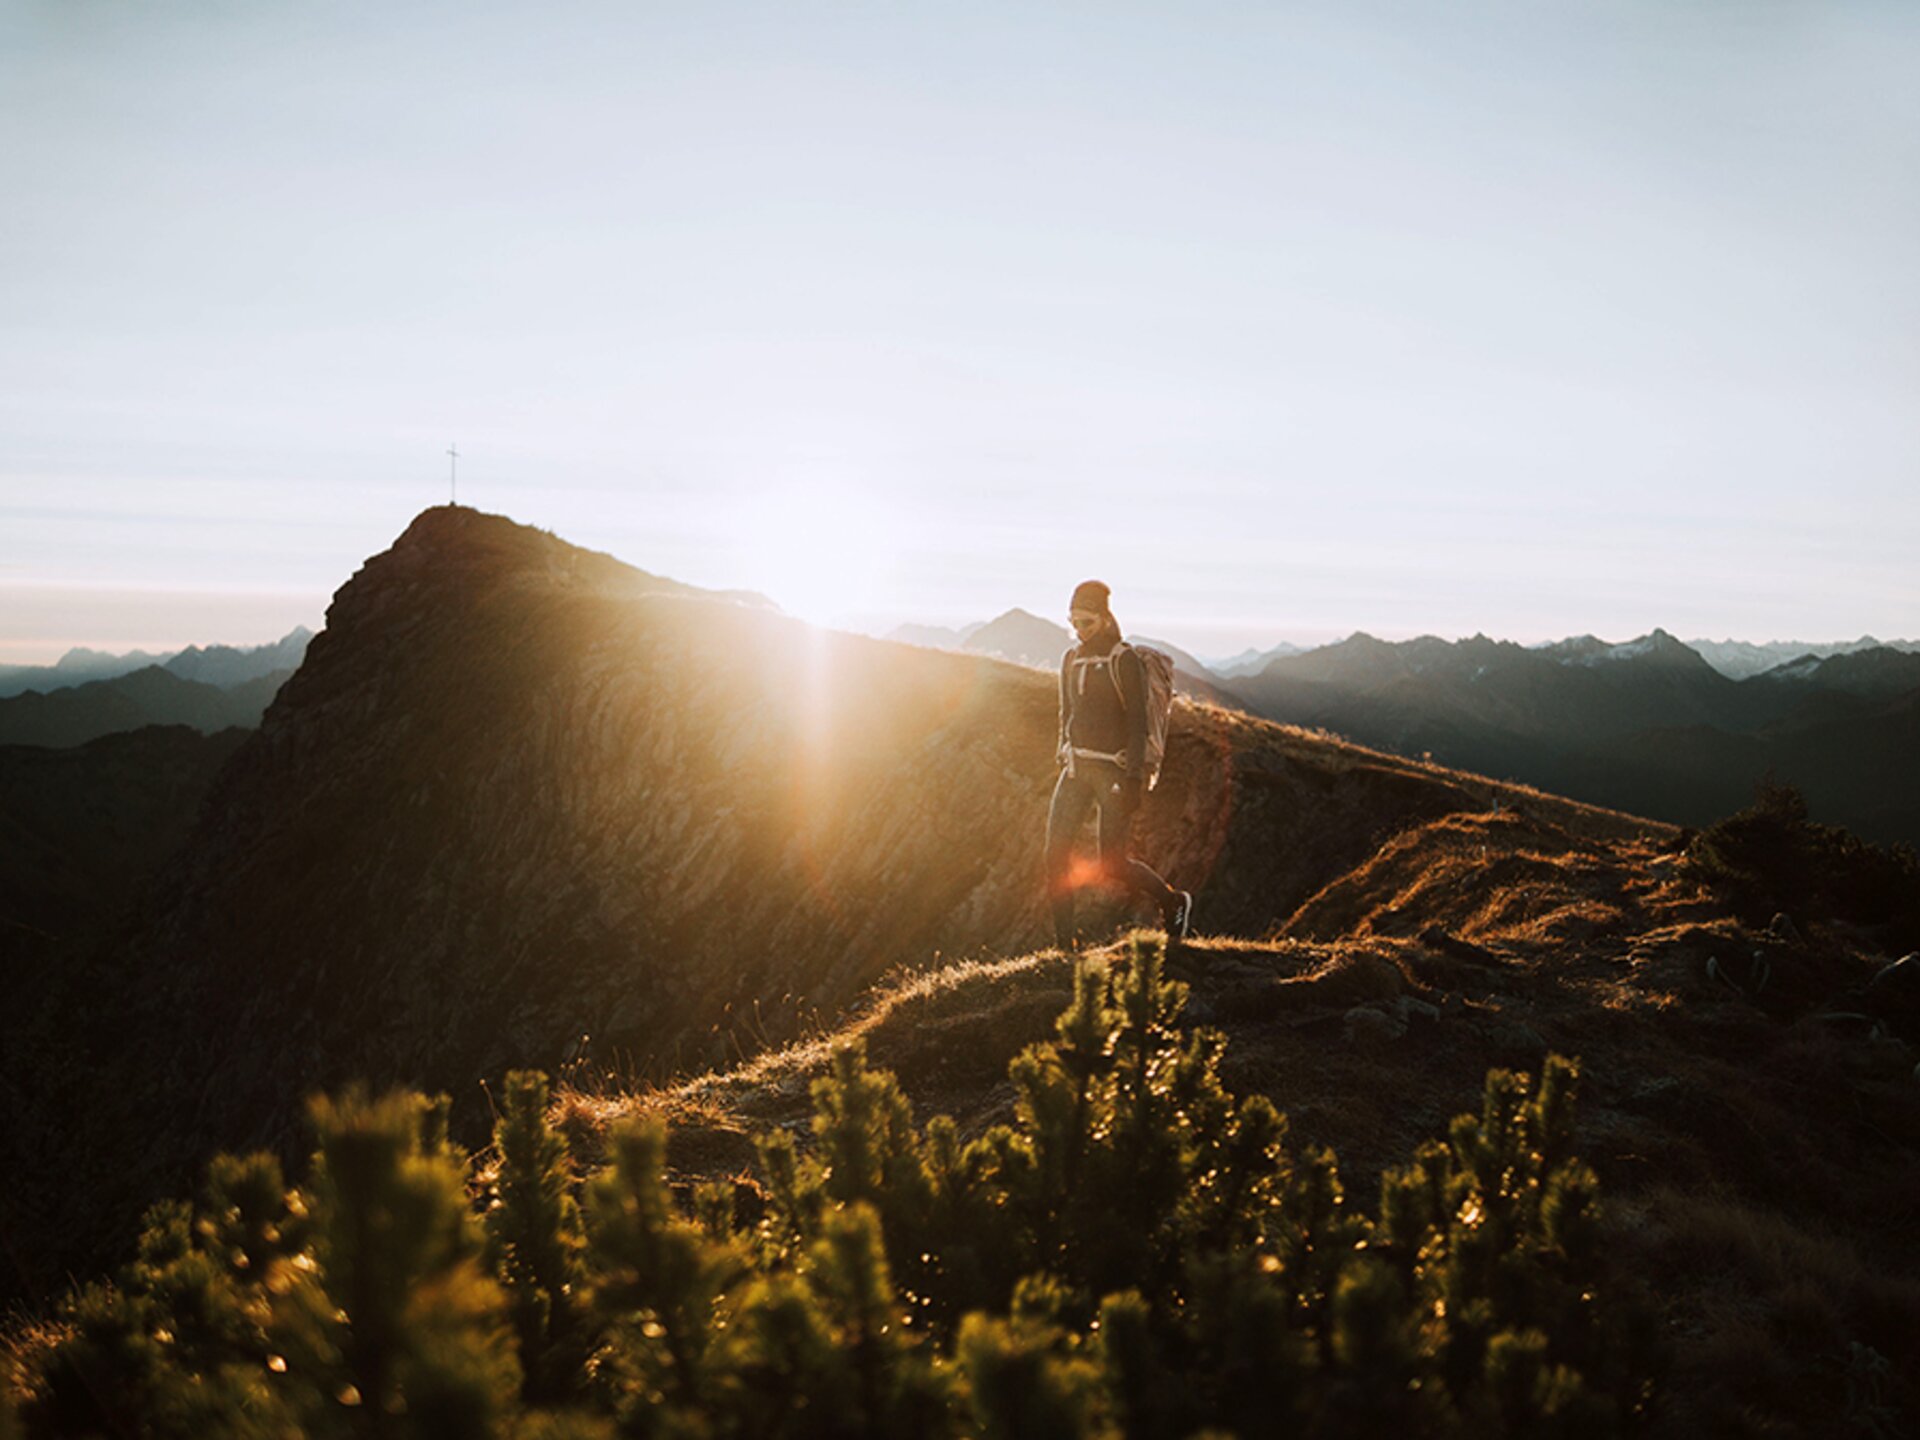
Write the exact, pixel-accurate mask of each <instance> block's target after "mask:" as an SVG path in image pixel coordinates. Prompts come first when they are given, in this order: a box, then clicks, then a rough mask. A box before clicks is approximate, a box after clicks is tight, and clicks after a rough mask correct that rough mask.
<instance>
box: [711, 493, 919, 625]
mask: <svg viewBox="0 0 1920 1440" xmlns="http://www.w3.org/2000/svg"><path fill="white" fill-rule="evenodd" d="M890 511H891V507H889V506H888V505H886V504H885V503H884V502H882V501H880V500H879V499H878V498H877V497H876V496H874V495H872V494H871V493H868V492H866V491H864V490H863V489H861V488H860V487H857V486H854V485H851V484H848V483H845V482H830V481H810V482H795V483H791V484H782V485H777V486H771V487H769V488H767V489H766V490H763V491H762V492H760V493H759V494H758V495H756V496H754V497H752V498H751V499H749V500H748V501H747V502H746V503H745V504H744V505H743V506H742V508H741V509H740V510H739V511H737V512H736V513H735V515H734V520H733V523H734V527H735V533H734V535H733V537H732V542H733V543H732V548H733V551H734V560H735V562H736V563H735V565H734V566H733V568H734V570H735V572H736V573H737V574H738V575H739V577H740V580H739V583H740V585H741V586H743V587H744V588H747V589H752V590H757V591H759V592H760V593H761V594H763V595H766V596H767V597H769V598H770V599H772V600H773V601H774V602H775V603H777V604H778V605H779V606H780V608H781V609H783V610H785V611H786V612H787V613H788V614H789V615H794V616H797V617H798V618H800V619H802V620H807V621H811V622H812V623H814V624H816V625H836V624H843V623H846V622H848V621H849V620H851V619H853V618H854V617H856V616H858V615H859V614H861V613H862V612H865V611H870V610H872V609H874V608H875V607H876V606H878V605H880V603H881V602H882V601H883V600H884V599H885V596H886V591H887V588H888V586H889V584H890V583H891V581H892V579H893V576H894V573H895V567H896V565H897V563H898V557H899V554H900V549H901V536H900V533H899V526H898V525H897V523H895V521H894V519H893V517H892V515H891V513H890Z"/></svg>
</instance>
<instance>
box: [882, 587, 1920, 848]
mask: <svg viewBox="0 0 1920 1440" xmlns="http://www.w3.org/2000/svg"><path fill="white" fill-rule="evenodd" d="M919 635H934V636H938V637H940V641H941V643H942V644H944V645H947V646H948V647H949V648H965V649H968V650H974V651H978V652H981V653H986V654H995V655H1000V656H1002V657H1004V658H1006V659H1011V660H1019V661H1021V662H1023V663H1026V664H1036V665H1045V666H1048V667H1051V666H1052V665H1053V664H1054V663H1056V662H1057V660H1058V657H1059V655H1060V652H1061V651H1062V650H1063V649H1065V648H1066V647H1067V646H1068V645H1070V644H1071V643H1072V637H1071V635H1069V634H1068V632H1067V631H1066V630H1065V629H1064V628H1063V627H1061V626H1059V625H1056V624H1053V623H1052V622H1050V621H1046V620H1042V619H1040V618H1039V617H1038V616H1034V615H1031V614H1028V613H1027V612H1026V611H1024V610H1011V611H1008V612H1007V613H1006V614H1005V615H1002V616H1000V617H999V618H998V619H996V620H994V621H992V622H989V623H986V624H982V625H976V626H969V627H967V628H966V629H965V630H963V631H951V630H938V629H936V628H935V627H901V629H900V630H897V631H895V632H894V635H893V636H892V637H891V638H896V639H902V640H914V639H915V637H916V636H919ZM1136 638H1139V639H1140V641H1141V643H1143V644H1151V645H1156V646H1158V647H1159V648H1161V649H1164V650H1167V651H1168V652H1169V653H1171V654H1172V655H1173V656H1174V658H1175V662H1176V664H1177V665H1178V667H1179V671H1180V675H1181V688H1182V689H1183V691H1185V692H1187V693H1189V694H1193V695H1196V696H1200V697H1202V698H1206V699H1209V700H1213V701H1215V702H1217V703H1221V704H1226V705H1230V706H1234V707H1237V708H1240V709H1244V710H1247V711H1250V712H1252V713H1253V714H1256V715H1260V716H1262V717H1264V718H1267V719H1271V720H1279V721H1283V722H1286V723H1289V724H1296V725H1305V726H1312V727H1318V728H1321V729H1326V730H1332V731H1335V732H1337V733H1339V734H1342V735H1346V736H1349V737H1351V738H1353V739H1355V740H1358V741H1361V742H1362V743H1365V744H1369V745H1377V746H1381V747H1382V748H1385V749H1390V750H1394V751H1397V752H1399V753H1401V754H1403V755H1411V756H1416V757H1418V756H1430V757H1431V758H1432V759H1434V760H1435V761H1438V762H1441V763H1443V764H1447V765H1453V766H1459V767H1462V768H1465V769H1470V770H1477V771H1482V772H1484V773H1487V774H1491V775H1504V776H1509V777H1512V778H1514V779H1517V780H1523V781H1525V782H1526V783H1528V784H1532V785H1538V786H1541V787H1542V788H1545V789H1550V790H1554V791H1556V792H1558V793H1561V794H1566V795H1570V796H1573V797H1575V798H1577V799H1581V800H1586V801H1590V802H1592V803H1595V804H1603V805H1611V806H1617V807H1619V808H1621V809H1626V810H1631V811H1633V812H1635V813H1638V814H1643V815H1649V816H1653V817H1655V818H1658V819H1662V820H1669V821H1673V822H1675V823H1680V824H1701V823H1705V822H1707V821H1710V820H1713V819H1717V818H1719V817H1720V816H1723V815H1726V814H1728V813H1730V812H1731V811H1733V810H1737V809H1740V808H1741V807H1742V806H1744V805H1745V804H1747V803H1748V801H1749V800H1750V799H1751V798H1752V794H1753V791H1754V788H1755V786H1756V785H1758V784H1759V783H1760V782H1761V781H1763V780H1765V779H1767V778H1768V777H1769V776H1771V777H1772V778H1773V779H1775V780H1777V781H1780V782H1783V783H1790V784H1793V785H1795V786H1797V787H1799V788H1800V789H1801V790H1802V791H1803V792H1804V793H1805V795H1806V796H1807V799H1808V802H1809V803H1810V804H1811V806H1812V807H1813V810H1814V813H1815V815H1816V817H1817V818H1819V819H1822V820H1825V821H1828V822H1829V823H1833V824H1840V825H1845V826H1847V827H1848V828H1850V829H1854V830H1857V831H1859V832H1860V833H1861V834H1863V835H1866V836H1868V837H1870V838H1873V839H1877V840H1882V841H1888V840H1904V841H1908V842H1910V843H1915V844H1920V765H1916V764H1915V763H1913V759H1912V757H1913V756H1914V755H1916V754H1920V730H1917V729H1916V725H1917V724H1920V721H1917V720H1916V717H1917V716H1920V642H1915V641H1910V640H1896V641H1890V642H1887V643H1885V644H1882V643H1880V642H1878V641H1876V640H1874V639H1873V638H1872V637H1871V636H1863V637H1862V638H1861V639H1859V640H1854V641H1844V642H1836V643H1827V644H1807V643H1802V642H1797V641H1776V642H1771V643H1769V644H1765V645H1757V644H1750V643H1747V642H1741V641H1698V642H1694V643H1692V644H1687V643H1684V642H1682V641H1680V640H1678V639H1676V638H1675V637H1674V636H1673V635H1671V634H1670V633H1668V632H1667V631H1665V630H1661V629H1656V630H1653V631H1651V632H1650V633H1648V634H1646V635H1642V636H1639V637H1638V638H1636V639H1633V640H1629V641H1625V642H1620V643H1614V642H1610V641H1606V640H1602V639H1600V638H1598V637H1596V636H1593V635H1580V636H1575V637H1572V638H1570V639H1566V640H1558V641H1554V642H1552V643H1550V644H1545V645H1534V646H1524V645H1519V644H1515V643H1513V642H1511V641H1502V640H1492V639H1489V638H1488V637H1487V636H1484V635H1476V636H1473V637H1471V638H1470V639H1466V640H1458V641H1448V640H1442V639H1439V638H1437V637H1434V636H1423V637H1421V638H1419V639H1415V640H1403V641H1397V642H1395V641H1386V640H1380V639H1376V638H1375V637H1373V636H1371V635H1368V634H1365V633H1364V632H1362V633H1356V634H1354V635H1351V636H1349V637H1348V638H1347V639H1345V640H1341V641H1338V642H1336V643H1334V644H1331V645H1322V646H1320V647H1318V648H1315V649H1301V648H1299V647H1297V646H1294V645H1290V644H1286V643H1282V644H1280V645H1277V646H1275V647H1273V648H1272V649H1269V650H1264V651H1256V650H1247V651H1243V652H1242V653H1241V654H1240V655H1237V656H1235V657H1233V658H1232V659H1231V660H1227V661H1223V662H1219V663H1218V664H1216V665H1213V666H1209V665H1207V664H1205V663H1204V662H1202V661H1201V660H1199V659H1197V658H1196V657H1194V656H1193V655H1191V654H1189V653H1187V652H1186V651H1184V650H1181V649H1179V648H1178V647H1176V646H1173V645H1171V644H1168V643H1167V642H1165V641H1161V640H1152V639H1147V638H1145V637H1136ZM915 643H926V641H925V640H916V641H915Z"/></svg>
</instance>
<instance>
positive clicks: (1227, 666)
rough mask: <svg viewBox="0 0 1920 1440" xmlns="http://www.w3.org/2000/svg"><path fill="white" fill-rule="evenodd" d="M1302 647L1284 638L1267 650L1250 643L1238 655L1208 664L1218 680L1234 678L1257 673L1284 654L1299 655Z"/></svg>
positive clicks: (1209, 669) (1208, 667) (1209, 670)
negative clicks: (1259, 648) (1258, 648)
mask: <svg viewBox="0 0 1920 1440" xmlns="http://www.w3.org/2000/svg"><path fill="white" fill-rule="evenodd" d="M1301 649H1302V647H1300V646H1298V645H1294V644H1292V643H1290V642H1288V641H1285V640H1282V641H1281V642H1280V643H1279V644H1278V645H1274V646H1272V647H1270V648H1269V649H1266V650H1256V649H1254V648H1253V647H1252V646H1251V645H1249V646H1248V647H1247V648H1246V649H1245V650H1242V651H1241V652H1240V653H1239V654H1238V655H1235V656H1232V657H1231V658H1229V659H1226V660H1216V661H1214V662H1213V663H1212V664H1210V665H1208V666H1207V670H1208V672H1209V673H1210V674H1211V675H1213V676H1214V678H1215V679H1218V680H1232V679H1234V678H1236V677H1238V676H1241V675H1256V674H1258V673H1259V672H1260V671H1262V670H1264V669H1266V667H1267V666H1268V665H1269V664H1271V663H1272V662H1273V661H1275V660H1278V659H1279V658H1280V657H1281V656H1283V655H1298V654H1300V653H1301Z"/></svg>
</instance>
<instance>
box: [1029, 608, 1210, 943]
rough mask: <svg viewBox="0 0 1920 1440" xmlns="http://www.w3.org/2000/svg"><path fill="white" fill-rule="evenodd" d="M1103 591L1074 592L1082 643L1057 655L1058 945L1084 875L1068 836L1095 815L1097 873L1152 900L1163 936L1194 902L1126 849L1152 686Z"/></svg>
mask: <svg viewBox="0 0 1920 1440" xmlns="http://www.w3.org/2000/svg"><path fill="white" fill-rule="evenodd" d="M1110 593H1111V592H1109V590H1108V589H1107V587H1106V586H1105V585H1104V584H1102V583H1101V582H1100V581H1098V580H1088V581H1085V582H1083V583H1082V584H1081V585H1079V586H1078V587H1077V588H1076V589H1075V590H1074V592H1073V602H1072V605H1071V607H1070V610H1069V614H1068V618H1069V619H1070V620H1071V621H1072V623H1073V631H1074V634H1075V635H1076V636H1078V637H1079V644H1077V645H1075V646H1074V647H1073V648H1071V649H1070V650H1068V651H1067V653H1066V654H1065V655H1063V656H1062V657H1061V659H1060V736H1059V758H1060V778H1059V780H1057V781H1056V782H1055V783H1054V787H1053V803H1052V804H1051V805H1050V806H1049V807H1048V810H1047V894H1048V897H1049V899H1050V900H1051V902H1052V906H1053V933H1054V939H1055V940H1056V941H1058V942H1059V944H1060V945H1061V946H1063V947H1065V946H1069V945H1071V944H1072V943H1073V940H1074V930H1073V901H1074V892H1075V890H1077V889H1079V888H1080V886H1081V885H1082V884H1083V883H1084V882H1085V879H1086V878H1087V877H1086V876H1084V875H1083V874H1082V872H1080V871H1079V870H1077V869H1076V868H1075V866H1074V864H1073V841H1074V837H1075V836H1076V835H1078V834H1079V832H1080V827H1081V826H1082V825H1084V824H1085V823H1086V820H1087V817H1088V815H1089V814H1094V815H1097V823H1098V833H1099V855H1100V865H1099V870H1098V874H1099V876H1101V877H1103V878H1105V879H1107V880H1109V881H1113V882H1115V883H1118V884H1120V885H1123V886H1125V887H1126V888H1127V890H1128V891H1129V892H1131V893H1132V894H1133V895H1134V896H1136V897H1140V898H1144V899H1148V900H1151V901H1153V903H1154V904H1155V905H1156V906H1157V907H1158V909H1159V911H1160V919H1161V923H1162V924H1163V925H1165V926H1166V931H1167V939H1168V941H1169V942H1170V943H1174V942H1178V941H1180V940H1182V939H1184V938H1185V937H1186V933H1187V924H1188V920H1189V918H1190V915H1191V912H1192V909H1193V897H1192V896H1191V895H1189V894H1188V893H1187V892H1186V891H1184V890H1175V889H1174V888H1173V887H1172V886H1171V885H1169V884H1167V882H1166V881H1165V880H1162V879H1161V878H1160V876H1159V875H1158V874H1157V873H1156V872H1155V871H1154V869H1153V867H1152V866H1150V865H1148V864H1147V863H1146V862H1145V861H1143V860H1140V859H1137V858H1135V857H1134V856H1133V854H1132V853H1131V843H1132V838H1133V819H1134V816H1135V815H1136V814H1137V813H1138V812H1139V809H1140V801H1141V798H1142V795H1143V792H1144V790H1145V788H1146V784H1147V779H1148V774H1149V770H1148V744H1149V736H1150V733H1151V731H1152V725H1151V716H1150V714H1149V710H1150V704H1151V697H1150V688H1151V687H1150V686H1149V683H1148V672H1147V663H1146V661H1144V660H1143V659H1142V658H1141V655H1140V652H1139V651H1137V650H1136V649H1135V648H1134V647H1133V646H1131V645H1128V644H1127V643H1126V642H1125V641H1124V640H1122V639H1121V637H1120V626H1119V623H1118V622H1117V621H1116V620H1115V619H1114V618H1113V611H1112V609H1111V608H1110V606H1109V604H1108V601H1109V597H1110ZM1163 688H1165V689H1167V693H1168V695H1169V696H1170V687H1164V686H1163Z"/></svg>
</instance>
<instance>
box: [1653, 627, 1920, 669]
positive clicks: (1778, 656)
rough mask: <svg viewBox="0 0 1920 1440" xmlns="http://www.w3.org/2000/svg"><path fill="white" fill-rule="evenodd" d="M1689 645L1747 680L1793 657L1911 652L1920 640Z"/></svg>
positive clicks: (1704, 642)
mask: <svg viewBox="0 0 1920 1440" xmlns="http://www.w3.org/2000/svg"><path fill="white" fill-rule="evenodd" d="M1687 648H1688V649H1689V650H1693V651H1695V652H1697V653H1698V654H1699V656H1700V658H1701V659H1703V660H1705V661H1706V662H1707V663H1708V664H1709V665H1711V666H1713V668H1714V669H1716V670H1718V671H1719V672H1720V673H1721V674H1722V675H1725V676H1727V677H1729V678H1730V679H1734V680H1746V679H1749V678H1750V677H1752V676H1755V675H1758V674H1760V673H1761V672H1762V671H1763V670H1771V669H1773V668H1774V667H1775V666H1776V665H1784V664H1786V663H1787V662H1788V661H1789V660H1799V659H1802V658H1803V657H1805V656H1808V655H1811V656H1814V657H1815V658H1816V659H1821V660H1824V659H1826V658H1827V657H1828V656H1831V655H1850V654H1852V653H1853V652H1855V651H1857V650H1883V649H1884V650H1901V651H1906V652H1908V653H1912V652H1915V651H1920V640H1876V639H1874V638H1873V636H1871V635H1862V636H1861V637H1860V638H1859V639H1858V640H1840V641H1833V642H1828V643H1825V644H1808V643H1807V642H1806V641H1804V640H1770V641H1768V642H1767V643H1766V644H1764V645H1755V644H1753V643H1751V642H1749V641H1746V640H1689V641H1687Z"/></svg>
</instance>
